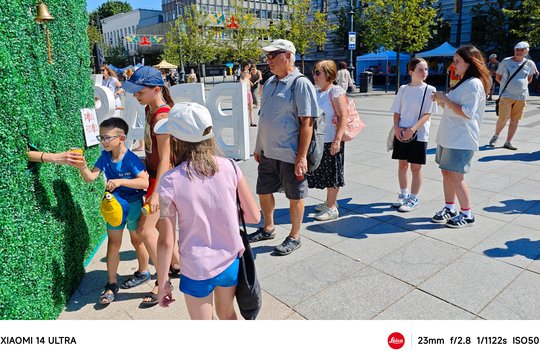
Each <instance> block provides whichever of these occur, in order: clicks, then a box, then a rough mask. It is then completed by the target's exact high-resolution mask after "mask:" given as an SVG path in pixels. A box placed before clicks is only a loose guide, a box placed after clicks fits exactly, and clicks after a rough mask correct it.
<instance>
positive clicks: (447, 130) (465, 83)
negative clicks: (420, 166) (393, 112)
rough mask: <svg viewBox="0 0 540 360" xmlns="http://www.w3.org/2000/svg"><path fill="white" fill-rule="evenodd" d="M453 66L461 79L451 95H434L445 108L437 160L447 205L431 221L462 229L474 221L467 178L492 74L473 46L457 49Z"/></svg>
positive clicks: (476, 147)
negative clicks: (456, 203) (457, 204)
mask: <svg viewBox="0 0 540 360" xmlns="http://www.w3.org/2000/svg"><path fill="white" fill-rule="evenodd" d="M452 64H453V65H454V67H455V71H456V73H457V74H458V75H459V76H460V77H461V80H460V81H459V82H458V83H457V84H456V85H454V86H453V87H452V88H451V89H450V92H449V93H448V95H445V94H444V93H442V92H436V93H435V94H434V95H433V100H435V101H437V103H439V104H440V105H442V106H443V107H444V111H443V114H442V118H441V123H440V126H439V131H438V132H437V138H436V142H437V153H436V155H435V161H436V162H437V163H438V164H439V168H440V169H441V172H442V176H443V189H444V201H445V204H444V207H443V208H442V210H440V211H438V212H437V213H436V214H435V215H434V216H433V218H432V221H433V222H435V223H446V226H448V227H451V228H462V227H466V226H470V225H473V224H474V222H475V218H474V216H473V215H472V212H471V195H470V192H469V188H468V186H467V184H466V183H465V179H464V177H465V174H466V173H468V172H469V168H470V166H471V161H472V158H473V156H474V152H475V151H478V136H479V132H480V126H481V125H482V120H483V118H484V108H485V105H486V94H487V93H488V91H489V86H490V75H489V70H488V68H487V67H486V61H485V59H484V56H483V55H482V53H481V52H480V50H478V49H477V48H476V47H474V46H472V45H465V46H462V47H460V48H459V49H457V51H456V53H455V55H454V61H453V63H452ZM456 197H457V199H458V201H459V205H460V208H461V210H460V212H459V214H458V213H457V212H456V208H455V198H456Z"/></svg>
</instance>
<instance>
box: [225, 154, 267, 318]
mask: <svg viewBox="0 0 540 360" xmlns="http://www.w3.org/2000/svg"><path fill="white" fill-rule="evenodd" d="M231 162H233V160H231ZM232 166H233V168H234V172H235V173H236V167H235V166H234V164H233V165H232ZM236 204H237V205H238V214H239V217H240V219H242V229H243V230H240V236H241V237H242V242H243V243H244V248H245V250H244V253H243V254H242V256H241V257H240V259H239V261H240V264H239V267H238V284H237V285H236V294H235V296H236V302H237V303H238V308H239V309H240V314H242V317H243V318H244V319H246V320H255V319H256V318H257V315H258V314H259V311H261V307H262V292H261V285H260V284H259V280H258V279H257V272H256V271H255V258H254V257H253V252H252V251H251V246H250V245H249V241H248V238H247V230H246V221H245V220H244V211H243V210H242V206H241V205H240V197H239V196H238V189H237V190H236Z"/></svg>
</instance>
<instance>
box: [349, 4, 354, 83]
mask: <svg viewBox="0 0 540 360" xmlns="http://www.w3.org/2000/svg"><path fill="white" fill-rule="evenodd" d="M350 5H351V10H350V11H349V15H350V16H351V32H354V9H353V0H351V4H350ZM349 72H350V73H351V78H352V79H353V82H355V81H354V79H355V77H354V63H353V50H350V58H349Z"/></svg>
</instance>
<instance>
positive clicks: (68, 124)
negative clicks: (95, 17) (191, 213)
mask: <svg viewBox="0 0 540 360" xmlns="http://www.w3.org/2000/svg"><path fill="white" fill-rule="evenodd" d="M37 2H38V1H37V0H0V39H2V41H1V42H0V319H55V318H57V317H58V314H59V313H60V312H61V311H62V308H63V307H64V306H65V304H66V303H67V301H68V300H69V298H70V296H71V294H72V292H73V291H74V290H75V289H76V288H77V286H78V284H79V283H80V281H81V279H82V276H83V274H84V266H83V264H84V261H85V259H86V258H87V257H88V256H90V254H91V251H92V249H93V248H94V247H95V246H96V245H97V244H98V243H99V241H100V240H101V238H102V236H103V234H104V233H105V226H104V223H103V220H102V219H101V216H100V214H99V203H100V199H101V196H102V192H103V187H104V186H103V182H102V181H96V182H95V183H93V184H86V183H85V182H84V181H83V180H82V178H81V176H80V174H79V171H78V170H77V169H75V168H72V167H69V166H67V165H55V164H51V163H44V164H31V165H29V164H28V161H27V155H26V150H27V146H28V145H29V144H33V145H35V146H36V148H37V149H38V150H40V151H47V152H62V151H66V150H68V149H69V148H70V147H73V146H76V147H84V135H83V130H82V125H81V115H80V109H81V108H85V107H93V106H94V95H93V84H92V81H91V78H90V72H91V70H90V54H89V53H88V39H87V35H86V26H87V22H88V18H87V14H86V2H85V1H80V0H45V1H44V2H45V4H46V5H47V7H48V9H49V12H50V13H51V15H52V16H54V18H55V20H54V21H53V22H51V23H49V31H50V38H51V43H52V54H53V60H54V63H53V64H49V63H48V58H47V45H46V44H47V43H46V37H45V27H44V26H42V25H39V24H37V23H35V22H34V17H35V16H36V4H37ZM85 156H86V158H87V161H88V163H89V164H92V163H93V161H95V160H96V158H97V157H98V156H99V149H98V147H92V148H90V149H85Z"/></svg>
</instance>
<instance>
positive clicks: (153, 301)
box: [139, 280, 174, 308]
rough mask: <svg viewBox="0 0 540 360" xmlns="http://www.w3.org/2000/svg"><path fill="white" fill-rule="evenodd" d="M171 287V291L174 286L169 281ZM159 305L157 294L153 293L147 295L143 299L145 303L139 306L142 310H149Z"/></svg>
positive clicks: (156, 283)
mask: <svg viewBox="0 0 540 360" xmlns="http://www.w3.org/2000/svg"><path fill="white" fill-rule="evenodd" d="M155 285H156V287H157V286H158V282H157V280H156V282H155ZM169 286H170V287H171V291H172V290H173V289H174V287H173V285H172V284H171V282H170V281H169ZM158 303H159V300H158V296H157V294H154V293H153V292H152V291H150V292H149V293H147V294H146V296H145V297H144V298H143V301H141V303H140V304H139V307H141V308H149V307H152V306H155V305H157V304H158Z"/></svg>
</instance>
